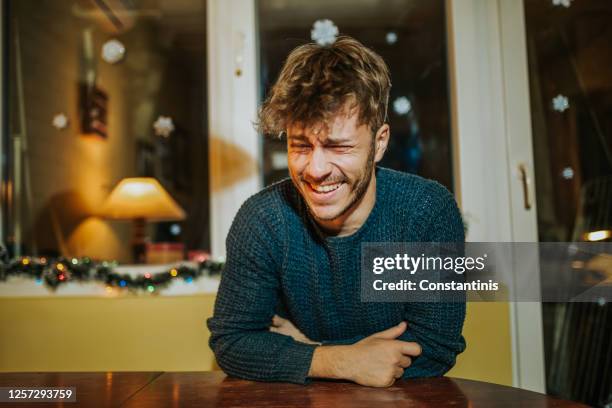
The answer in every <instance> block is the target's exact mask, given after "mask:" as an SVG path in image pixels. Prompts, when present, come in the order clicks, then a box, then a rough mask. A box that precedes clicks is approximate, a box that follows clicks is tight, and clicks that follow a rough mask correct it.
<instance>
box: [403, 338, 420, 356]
mask: <svg viewBox="0 0 612 408" xmlns="http://www.w3.org/2000/svg"><path fill="white" fill-rule="evenodd" d="M402 343H403V344H402V345H401V351H402V354H406V355H409V356H412V357H416V356H420V355H421V353H422V352H423V350H422V348H421V345H420V344H419V343H415V342H413V341H403V342H402Z"/></svg>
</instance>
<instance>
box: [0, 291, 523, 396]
mask: <svg viewBox="0 0 612 408" xmlns="http://www.w3.org/2000/svg"><path fill="white" fill-rule="evenodd" d="M213 303H214V295H201V296H186V297H163V296H129V297H125V298H69V297H57V298H4V299H0V327H1V328H2V329H1V332H0V371H202V370H211V369H214V368H215V367H214V358H213V354H212V352H211V350H210V349H209V348H208V336H209V332H208V329H207V328H206V324H205V322H206V318H207V317H208V316H210V315H211V314H212V309H213ZM508 316H509V315H508V304H507V303H470V304H468V318H467V321H466V325H465V330H464V335H465V336H466V339H467V343H468V348H467V350H466V351H465V352H464V353H463V354H462V355H461V356H459V360H458V363H457V366H456V367H455V368H454V369H453V370H452V371H451V372H450V373H449V375H451V376H455V377H461V378H469V379H476V380H482V381H488V382H494V383H499V384H506V385H511V384H512V366H511V358H510V356H511V354H510V353H511V351H510V350H511V348H510V346H511V344H510V329H509V327H510V325H509V317H508Z"/></svg>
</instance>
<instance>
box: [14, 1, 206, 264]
mask: <svg viewBox="0 0 612 408" xmlns="http://www.w3.org/2000/svg"><path fill="white" fill-rule="evenodd" d="M107 3H108V4H107ZM5 16H6V17H7V26H8V28H7V33H8V36H7V37H6V48H7V50H8V54H9V58H6V59H4V61H5V64H6V65H7V66H6V68H7V70H8V78H9V81H8V89H9V92H8V93H9V95H8V101H7V104H8V106H9V126H8V127H9V128H8V135H9V136H8V137H7V138H6V139H5V140H4V141H3V143H4V146H5V152H8V155H7V157H6V159H7V160H6V161H5V162H4V164H5V168H4V170H5V171H4V172H3V174H4V175H5V180H3V181H4V185H5V186H9V187H10V188H5V190H4V192H3V193H4V194H3V196H2V200H3V202H2V206H3V210H4V211H3V216H4V217H5V220H4V222H3V227H4V228H5V230H4V236H5V237H6V239H7V241H8V244H9V246H10V247H11V249H12V251H13V253H14V254H19V253H21V254H24V255H39V256H40V255H45V256H59V255H62V256H70V257H71V256H76V257H83V256H88V257H92V258H101V259H108V260H111V259H116V260H119V261H120V262H129V261H130V259H131V255H130V246H129V242H130V236H131V228H130V225H129V224H127V223H122V222H119V221H112V220H109V219H107V218H104V217H102V215H103V214H101V213H100V210H101V206H102V203H103V202H104V200H105V199H106V198H107V196H108V194H109V193H110V192H111V190H112V188H113V187H114V186H115V185H116V184H117V183H118V182H119V181H120V180H121V179H124V178H126V177H135V176H141V177H143V176H147V177H154V178H155V179H156V180H157V181H159V182H160V183H161V184H162V185H163V186H164V188H165V189H166V190H167V191H168V192H169V193H170V195H171V196H172V197H173V198H174V199H175V200H176V201H177V202H178V203H179V204H180V206H181V207H182V208H184V209H185V210H186V213H187V218H186V220H185V221H184V222H183V223H177V222H172V223H158V224H153V225H151V226H150V229H151V231H150V232H149V234H148V235H149V236H150V237H151V238H152V240H153V241H154V242H157V243H160V242H163V243H174V244H178V245H180V247H181V251H180V252H181V253H180V254H179V257H182V256H183V254H185V253H186V252H187V251H189V250H200V251H201V250H207V249H208V248H209V237H208V166H207V159H206V158H207V155H208V152H207V149H208V146H207V134H206V129H207V123H206V111H207V109H206V99H205V98H206V83H205V76H206V70H205V66H206V65H205V55H206V53H205V44H206V39H205V20H206V18H205V1H204V0H192V1H186V2H168V1H162V0H133V1H116V2H94V1H76V0H75V1H38V0H18V1H17V0H13V1H9V2H8V13H6V14H5ZM93 219H96V222H92V220H93ZM177 227H178V228H177ZM152 248H154V246H152Z"/></svg>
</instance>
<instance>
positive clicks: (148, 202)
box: [101, 177, 185, 263]
mask: <svg viewBox="0 0 612 408" xmlns="http://www.w3.org/2000/svg"><path fill="white" fill-rule="evenodd" d="M101 213H102V215H103V216H105V217H107V218H112V219H120V220H132V221H133V223H134V228H133V234H132V242H131V244H132V253H133V257H134V261H135V262H136V263H144V262H145V252H146V232H145V227H146V222H147V221H178V220H184V219H185V211H184V210H183V209H182V208H181V207H180V206H179V205H178V203H177V202H176V201H174V199H173V198H172V197H171V196H170V194H168V192H167V191H166V190H165V189H164V188H163V187H162V185H161V184H160V183H159V182H158V181H157V180H156V179H154V178H153V177H129V178H124V179H123V180H121V181H120V182H119V184H117V185H116V186H115V188H114V189H113V191H112V192H111V193H110V195H109V196H108V198H107V199H106V201H105V202H104V204H103V206H102V209H101Z"/></svg>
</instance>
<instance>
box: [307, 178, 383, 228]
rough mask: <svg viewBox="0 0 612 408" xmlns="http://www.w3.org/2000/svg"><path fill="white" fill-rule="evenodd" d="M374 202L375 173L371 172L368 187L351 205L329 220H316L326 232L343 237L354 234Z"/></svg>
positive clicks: (365, 218)
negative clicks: (338, 215) (342, 212)
mask: <svg viewBox="0 0 612 408" xmlns="http://www.w3.org/2000/svg"><path fill="white" fill-rule="evenodd" d="M375 203H376V174H375V173H374V174H372V178H371V179H370V183H369V184H368V188H367V190H366V192H365V194H364V195H363V197H361V199H360V200H358V201H357V202H356V203H355V204H353V206H352V207H351V208H350V209H349V210H348V211H346V212H345V213H344V214H342V215H341V216H340V217H338V218H335V219H333V220H330V221H321V220H316V223H317V224H318V225H319V227H321V228H322V229H323V230H324V231H325V233H326V234H328V235H330V236H336V237H345V236H348V235H352V234H354V233H355V232H356V231H357V230H358V229H359V228H361V226H362V225H363V224H364V223H365V221H366V220H367V219H368V216H369V215H370V213H371V212H372V209H373V208H374V204H375Z"/></svg>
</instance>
